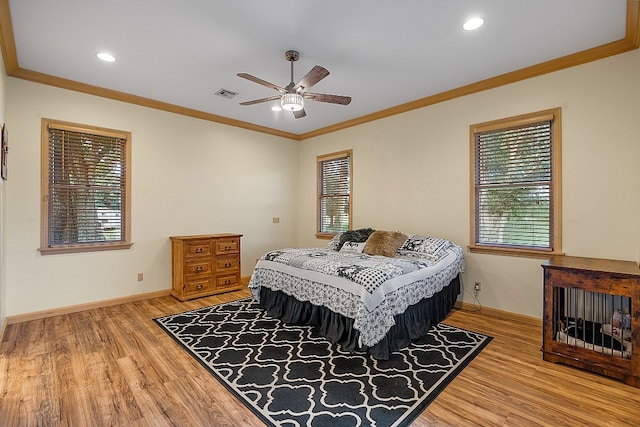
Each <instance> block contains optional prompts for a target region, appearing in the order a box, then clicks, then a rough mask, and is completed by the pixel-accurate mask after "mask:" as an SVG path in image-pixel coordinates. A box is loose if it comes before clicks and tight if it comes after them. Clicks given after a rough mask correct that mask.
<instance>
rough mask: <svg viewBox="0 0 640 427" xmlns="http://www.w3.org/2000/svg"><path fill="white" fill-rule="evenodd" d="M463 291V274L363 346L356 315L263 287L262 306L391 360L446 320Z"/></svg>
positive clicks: (344, 343) (346, 344) (341, 342)
mask: <svg viewBox="0 0 640 427" xmlns="http://www.w3.org/2000/svg"><path fill="white" fill-rule="evenodd" d="M459 293H460V275H458V276H456V277H455V278H454V279H453V280H452V281H451V282H450V283H449V285H447V286H446V287H445V288H444V289H442V290H441V291H440V292H438V293H436V294H435V295H433V297H431V298H428V299H423V300H422V301H420V302H418V303H416V304H414V305H412V306H410V307H409V308H407V310H406V311H405V312H404V313H403V314H399V315H396V316H395V317H394V320H395V323H396V324H395V325H394V326H393V327H392V328H391V329H390V330H389V332H388V333H387V335H386V336H385V337H384V338H383V339H382V340H381V341H380V342H379V343H377V344H376V345H374V346H372V347H367V348H362V347H360V346H359V345H358V338H359V336H360V333H359V332H358V331H357V330H355V329H354V328H353V322H354V320H353V319H350V318H348V317H345V316H342V315H341V314H337V313H334V312H333V311H331V310H329V309H328V308H325V307H319V306H315V305H313V304H311V303H310V302H308V301H298V300H297V299H295V298H294V297H292V296H290V295H287V294H285V293H284V292H281V291H272V290H271V289H269V288H265V287H262V288H261V289H260V306H261V307H262V308H264V309H265V310H267V312H268V313H269V315H270V316H272V317H275V318H278V319H280V320H282V321H283V322H285V323H288V324H292V325H307V326H313V327H314V328H315V329H316V331H317V332H318V333H319V334H320V335H322V336H324V337H326V338H327V339H328V340H329V341H331V342H332V343H336V344H338V345H339V346H340V347H341V348H342V350H344V351H348V352H354V351H358V352H364V351H366V352H367V353H369V354H370V355H371V356H372V357H374V358H375V359H381V360H388V359H389V355H390V354H391V353H392V352H393V351H395V350H398V349H401V348H404V347H407V346H408V345H409V344H411V341H413V340H416V339H418V338H420V337H422V336H423V335H425V334H426V333H427V331H428V330H429V329H430V328H431V326H433V325H436V324H437V323H439V322H441V321H442V320H444V319H445V318H446V317H447V315H448V314H449V312H450V311H451V309H452V308H453V306H454V304H455V303H456V299H457V297H458V294H459Z"/></svg>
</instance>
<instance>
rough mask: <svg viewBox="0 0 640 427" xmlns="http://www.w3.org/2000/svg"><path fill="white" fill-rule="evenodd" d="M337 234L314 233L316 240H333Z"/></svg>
mask: <svg viewBox="0 0 640 427" xmlns="http://www.w3.org/2000/svg"><path fill="white" fill-rule="evenodd" d="M336 234H338V233H316V239H326V240H331V239H333V238H334V237H335V236H336Z"/></svg>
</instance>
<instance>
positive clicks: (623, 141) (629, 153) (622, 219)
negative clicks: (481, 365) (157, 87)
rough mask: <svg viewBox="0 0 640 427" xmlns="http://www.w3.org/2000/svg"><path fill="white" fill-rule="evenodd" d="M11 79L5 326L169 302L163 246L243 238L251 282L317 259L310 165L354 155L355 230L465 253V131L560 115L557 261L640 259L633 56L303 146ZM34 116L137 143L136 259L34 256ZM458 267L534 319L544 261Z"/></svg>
mask: <svg viewBox="0 0 640 427" xmlns="http://www.w3.org/2000/svg"><path fill="white" fill-rule="evenodd" d="M5 80H6V83H5ZM5 80H2V84H4V85H6V89H3V87H2V86H0V101H2V97H3V96H4V92H5V91H6V99H7V105H8V108H7V122H8V123H9V127H10V129H11V156H10V162H9V163H10V164H9V180H8V181H7V183H6V184H5V186H4V187H3V192H6V197H5V199H6V206H7V207H6V212H5V214H6V218H5V223H6V224H7V226H6V227H5V228H4V230H3V231H6V234H5V237H6V253H5V257H6V262H5V263H4V264H2V267H3V275H5V276H6V280H5V281H0V284H2V283H6V285H2V286H4V287H5V289H6V291H5V292H6V295H3V294H2V293H0V307H2V304H5V307H6V308H5V310H6V312H5V315H17V314H23V313H30V312H35V311H40V310H46V309H52V308H57V307H65V306H69V305H74V304H81V303H86V302H93V301H101V300H105V299H110V298H117V297H122V296H127V295H132V294H139V293H142V292H150V291H155V290H161V289H168V288H169V287H170V248H169V240H168V236H170V235H177V234H194V233H213V232H227V231H228V232H238V233H244V234H245V237H244V239H243V250H242V260H243V275H249V274H250V273H251V270H252V267H253V263H254V262H255V259H256V258H258V257H259V256H260V255H261V254H262V253H264V252H265V251H267V250H269V249H273V248H277V247H283V246H294V245H300V246H324V245H325V244H326V241H323V240H317V239H316V238H315V236H314V231H315V220H316V214H315V206H316V201H315V158H316V156H317V155H318V154H324V153H330V152H334V151H339V150H342V149H348V148H352V149H353V153H354V209H353V214H354V226H355V227H365V226H371V227H374V228H377V229H389V230H391V229H397V230H401V231H404V232H411V233H420V234H431V235H437V236H442V237H446V238H449V239H451V240H453V241H455V242H458V243H459V244H461V245H463V246H466V245H467V244H468V243H469V241H468V239H469V237H468V236H469V194H468V193H469V125H470V124H473V123H478V122H483V121H487V120H493V119H497V118H502V117H508V116H513V115H517V114H522V113H528V112H532V111H537V110H542V109H547V108H553V107H562V112H563V123H562V125H563V214H564V218H563V235H564V250H565V251H566V253H567V254H570V255H579V256H591V257H604V258H616V259H625V260H634V261H637V260H639V259H640V162H639V161H638V160H639V159H640V136H639V135H640V120H639V119H638V118H639V117H640V50H636V51H633V52H630V53H626V54H623V55H618V56H615V57H612V58H608V59H605V60H601V61H597V62H594V63H591V64H586V65H583V66H580V67H576V68H572V69H568V70H564V71H560V72H556V73H553V74H549V75H545V76H541V77H538V78H535V79H530V80H528V81H524V82H520V83H516V84H512V85H509V86H505V87H502V88H497V89H493V90H489V91H486V92H483V93H479V94H475V95H471V96H467V97H464V98H459V99H455V100H452V101H449V102H446V103H442V104H438V105H435V106H431V107H426V108H422V109H420V110H415V111H411V112H408V113H405V114H402V115H398V116H393V117H390V118H387V119H383V120H379V121H376V122H372V123H368V124H365V125H361V126H358V127H355V128H351V129H346V130H344V131H340V132H335V133H332V134H329V135H325V136H321V137H317V138H314V139H311V140H306V141H303V142H294V141H289V140H285V139H281V138H278V137H273V136H268V135H263V134H260V133H256V132H250V131H245V130H242V129H236V128H232V127H228V126H224V125H219V124H216V123H209V122H204V121H200V120H196V119H191V118H187V117H182V116H176V115H173V114H169V113H164V112H159V111H155V110H150V109H145V108H142V107H137V106H132V105H128V104H123V103H119V102H116V101H111V100H106V99H101V98H97V97H92V96H88V95H83V94H79V93H75V92H69V91H65V90H61V89H57V88H52V87H47V86H42V85H38V84H34V83H29V82H25V81H22V80H17V79H13V78H8V79H5ZM1 113H2V111H0V114H1ZM41 117H49V118H53V119H58V120H67V121H72V122H79V123H85V124H91V125H97V126H104V127H109V128H116V129H121V130H126V131H131V132H132V134H133V152H132V157H133V177H132V180H133V188H132V191H133V206H132V207H133V224H132V237H133V241H134V242H135V244H134V246H133V248H132V249H131V250H126V251H113V252H102V253H90V254H70V255H50V256H41V255H40V254H39V252H38V251H37V247H38V245H39V240H40V237H39V233H40V230H39V228H40V204H39V203H40V201H39V200H40V185H39V177H40V118H41ZM274 216H278V217H280V218H281V222H280V224H273V223H272V217H274ZM465 256H466V272H465V273H464V276H463V280H464V283H465V293H464V295H463V298H464V300H465V301H467V302H472V300H473V299H472V295H471V292H470V291H469V288H470V286H469V284H471V283H473V282H474V281H478V280H479V281H482V283H483V289H482V292H481V294H480V301H481V303H482V304H483V305H484V306H487V307H491V308H495V309H499V310H505V311H510V312H515V313H519V314H524V315H529V316H535V317H540V316H541V311H542V269H541V268H540V263H541V260H539V259H529V258H515V257H503V256H496V255H479V254H471V253H468V252H467V253H466V254H465ZM5 267H6V269H5ZM138 272H142V273H144V275H145V280H144V281H143V282H140V283H139V282H136V274H137V273H138ZM1 290H2V289H0V291H1ZM5 299H6V302H5ZM0 320H1V319H0Z"/></svg>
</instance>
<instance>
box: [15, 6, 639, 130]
mask: <svg viewBox="0 0 640 427" xmlns="http://www.w3.org/2000/svg"><path fill="white" fill-rule="evenodd" d="M9 6H10V9H11V21H12V24H13V31H14V38H15V46H16V52H17V57H18V64H19V67H20V68H21V69H26V70H31V71H36V72H40V73H45V74H48V75H52V76H56V77H62V78H65V79H70V80H73V81H77V82H82V83H86V84H90V85H95V86H99V87H103V88H108V89H112V90H116V91H119V92H124V93H127V94H132V95H137V96H142V97H145V98H150V99H153V100H159V101H163V102H166V103H169V104H175V105H177V106H180V107H187V108H191V109H195V110H199V111H203V112H206V113H211V114H215V115H219V116H222V117H225V118H229V119H234V120H240V121H242V122H248V123H253V124H256V125H259V126H265V127H268V128H271V129H276V130H280V131H284V132H288V133H293V134H296V135H299V134H304V133H307V132H311V131H315V130H318V129H321V128H324V127H327V126H330V125H334V124H336V123H341V122H344V121H347V120H351V119H356V118H360V117H363V116H366V115H369V114H372V113H376V112H379V111H381V110H385V109H387V108H390V107H394V106H397V105H401V104H404V103H407V102H410V101H415V100H418V99H421V98H425V97H428V96H430V95H433V94H437V93H441V92H444V91H447V90H450V89H454V88H457V87H460V86H463V85H466V84H470V83H474V82H478V81H481V80H484V79H487V78H490V77H494V76H496V75H500V74H503V73H508V72H512V71H515V70H519V69H522V68H524V67H528V66H531V65H535V64H538V63H541V62H544V61H547V60H551V59H554V58H558V57H562V56H565V55H568V54H572V53H575V52H579V51H582V50H585V49H589V48H592V47H595V46H599V45H602V44H605V43H608V42H612V41H616V40H620V39H622V38H624V37H625V24H626V21H625V16H626V0H535V1H533V0H448V1H447V0H403V1H396V2H393V1H377V0H349V1H345V0H324V1H311V0H300V1H292V0H287V1H284V0H269V1H264V0H263V1H258V0H254V1H250V0H228V1H221V0H217V1H216V0H190V1H177V0H108V1H107V0H56V1H52V0H9ZM475 15H478V16H482V17H483V18H485V20H486V23H485V25H484V26H483V27H482V28H480V29H479V30H477V31H475V32H466V31H463V30H462V28H461V27H462V24H463V22H464V21H465V20H466V19H467V18H469V17H471V16H475ZM289 49H295V50H298V51H299V52H300V60H299V61H298V62H296V63H295V76H294V79H295V80H296V81H297V80H299V79H300V78H301V77H302V76H303V75H304V74H306V73H307V71H309V70H310V69H311V68H312V67H313V66H314V65H321V66H323V67H325V68H327V69H328V70H329V71H330V72H331V74H330V75H329V76H328V77H326V78H325V79H324V80H322V81H321V82H319V83H318V84H317V85H315V86H314V87H313V88H312V91H313V92H320V93H329V94H335V95H348V96H351V97H352V98H353V100H352V102H351V104H350V105H347V106H343V105H333V104H325V103H319V102H311V101H308V102H306V103H305V110H306V112H307V116H306V117H304V118H301V119H294V118H293V116H292V114H291V113H290V112H285V111H281V112H278V113H276V112H272V111H271V109H270V107H271V103H265V104H257V105H253V106H240V105H238V104H239V103H240V102H243V101H248V100H252V99H256V98H264V97H267V96H271V95H275V94H277V92H275V91H274V90H272V89H269V88H267V87H264V86H260V85H258V84H256V83H253V82H250V81H248V80H244V79H241V78H240V77H237V76H236V74H237V73H239V72H246V73H249V74H252V75H254V76H257V77H259V78H262V79H264V80H267V81H269V82H271V83H274V84H276V85H278V86H285V85H286V84H287V83H289V80H290V68H289V63H288V62H287V61H286V60H285V57H284V53H285V51H286V50H289ZM99 51H108V52H110V53H112V54H113V55H114V56H116V58H117V61H116V62H115V63H104V62H102V61H99V60H98V59H97V58H96V57H95V54H96V53H97V52H99ZM221 88H224V89H227V90H230V91H233V92H238V95H237V96H236V97H235V98H233V99H225V98H221V97H218V96H215V95H214V94H215V92H216V91H218V90H219V89H221Z"/></svg>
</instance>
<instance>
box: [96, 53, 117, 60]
mask: <svg viewBox="0 0 640 427" xmlns="http://www.w3.org/2000/svg"><path fill="white" fill-rule="evenodd" d="M96 56H97V57H98V58H100V59H102V60H103V61H104V62H115V61H116V58H115V56H113V55H111V54H110V53H107V52H98V53H96Z"/></svg>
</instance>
